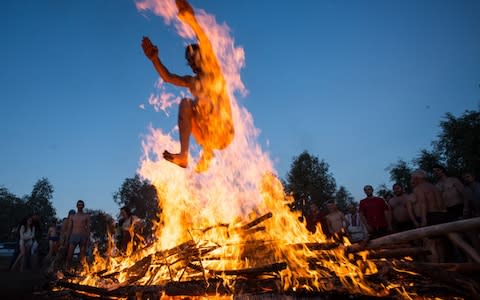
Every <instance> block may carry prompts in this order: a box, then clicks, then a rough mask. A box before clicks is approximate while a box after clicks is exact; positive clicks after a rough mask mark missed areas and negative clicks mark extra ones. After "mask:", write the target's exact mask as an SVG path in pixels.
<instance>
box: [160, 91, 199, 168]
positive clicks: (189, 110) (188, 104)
mask: <svg viewBox="0 0 480 300" xmlns="http://www.w3.org/2000/svg"><path fill="white" fill-rule="evenodd" d="M192 117H193V103H192V100H190V99H187V98H184V99H182V101H181V102H180V108H179V111H178V129H179V134H180V153H178V154H173V153H170V152H168V151H166V150H165V151H164V152H163V158H165V159H166V160H168V161H170V162H172V163H174V164H176V165H178V166H179V167H182V168H186V167H187V166H188V148H189V146H190V134H191V133H192Z"/></svg>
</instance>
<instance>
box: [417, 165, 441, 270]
mask: <svg viewBox="0 0 480 300" xmlns="http://www.w3.org/2000/svg"><path fill="white" fill-rule="evenodd" d="M426 177H427V174H426V172H425V171H423V170H416V171H415V172H413V173H412V186H413V188H414V189H413V193H414V194H415V199H416V200H417V201H418V205H419V206H420V222H418V223H416V224H415V225H417V226H427V225H436V224H441V223H445V222H448V219H447V214H446V209H445V203H444V202H443V199H442V196H441V195H440V192H439V191H438V189H437V188H436V187H435V186H434V185H433V184H431V183H430V182H428V181H427V179H426ZM424 244H425V247H426V248H427V249H429V250H430V251H431V253H432V255H431V256H430V257H429V260H430V261H431V262H443V261H444V256H445V254H444V253H445V246H444V245H443V244H442V241H441V240H439V239H428V238H425V239H424Z"/></svg>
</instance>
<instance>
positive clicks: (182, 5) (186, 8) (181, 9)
mask: <svg viewBox="0 0 480 300" xmlns="http://www.w3.org/2000/svg"><path fill="white" fill-rule="evenodd" d="M175 2H176V4H177V8H178V14H179V15H182V14H186V13H188V14H192V15H193V14H194V12H193V8H192V6H190V4H189V3H188V2H187V0H175Z"/></svg>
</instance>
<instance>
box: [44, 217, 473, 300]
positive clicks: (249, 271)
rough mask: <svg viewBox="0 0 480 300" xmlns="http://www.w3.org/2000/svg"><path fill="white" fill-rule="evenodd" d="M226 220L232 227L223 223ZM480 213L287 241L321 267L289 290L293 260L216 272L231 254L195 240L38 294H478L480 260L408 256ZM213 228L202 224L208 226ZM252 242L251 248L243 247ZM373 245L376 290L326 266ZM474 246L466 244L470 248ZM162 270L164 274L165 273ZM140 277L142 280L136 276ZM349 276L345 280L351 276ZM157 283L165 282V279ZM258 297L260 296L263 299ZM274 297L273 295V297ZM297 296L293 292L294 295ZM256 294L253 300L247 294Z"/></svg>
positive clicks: (264, 247) (257, 244) (265, 247)
mask: <svg viewBox="0 0 480 300" xmlns="http://www.w3.org/2000/svg"><path fill="white" fill-rule="evenodd" d="M271 217H272V214H271V213H269V214H266V215H263V216H261V217H259V218H257V219H256V220H254V221H252V222H250V223H248V224H246V225H244V226H242V227H240V228H239V230H242V231H244V232H246V233H247V234H248V232H251V231H252V230H255V229H256V228H257V227H260V228H261V226H258V225H259V224H261V223H262V222H263V221H265V220H267V219H268V218H271ZM220 226H227V225H226V224H221V225H220ZM478 228H480V218H475V219H468V220H462V221H457V222H452V223H447V224H440V225H435V226H430V227H424V228H419V229H414V230H410V231H405V232H401V233H396V234H392V235H389V236H385V237H381V238H378V239H375V240H372V241H370V242H369V243H368V244H366V245H360V244H354V245H351V246H349V247H345V246H344V245H342V244H339V243H337V242H333V241H332V242H325V243H306V244H292V245H289V247H291V248H292V249H296V248H298V249H301V248H304V247H307V248H308V249H310V250H311V251H312V252H313V253H314V254H315V255H314V256H313V257H309V258H308V259H307V258H306V259H305V260H306V261H308V265H309V269H310V270H311V271H321V272H318V274H321V275H319V276H318V277H319V278H315V282H314V281H313V279H312V278H296V280H297V285H296V286H295V287H290V288H285V287H284V284H283V283H282V278H281V275H280V273H281V272H282V271H284V270H286V269H288V268H290V266H289V262H288V260H285V261H276V262H273V263H270V264H264V265H260V266H254V267H249V268H239V269H222V270H216V269H211V268H207V267H205V265H207V264H206V262H208V261H213V260H221V259H225V257H223V258H221V257H219V256H218V255H215V254H213V252H214V250H216V249H218V248H220V247H221V245H203V244H202V245H199V244H197V243H195V242H194V241H193V240H190V241H187V242H185V243H182V244H180V245H178V246H176V247H174V248H171V249H167V250H164V251H158V252H156V253H154V254H150V255H148V256H146V257H144V258H143V259H141V260H139V261H137V262H136V263H135V264H133V265H132V266H130V267H127V268H125V269H124V270H121V271H116V272H112V273H108V272H106V271H102V272H97V273H96V274H94V275H95V276H96V277H98V278H99V281H103V282H109V283H110V284H108V285H107V286H106V287H98V286H89V285H84V284H78V283H75V282H80V280H79V279H81V278H80V277H78V276H73V277H68V276H66V277H64V278H62V279H57V280H54V281H52V283H51V286H52V287H55V289H52V290H49V291H44V292H42V293H39V294H38V295H37V299H88V298H89V297H91V298H92V299H93V298H95V299H99V298H101V299H119V298H123V299H125V298H128V299H159V298H160V296H161V295H167V296H209V295H217V296H218V295H236V297H237V298H238V297H240V298H238V299H241V295H250V296H252V295H254V296H255V297H257V298H256V299H262V298H261V297H262V295H263V296H264V297H266V299H278V298H281V297H286V296H288V297H290V298H289V299H303V298H309V297H310V298H311V297H319V296H320V295H322V296H323V297H324V296H325V295H330V296H329V297H330V298H329V299H337V298H335V296H338V299H342V298H343V297H345V296H346V295H349V297H350V298H358V299H372V298H375V297H386V298H392V299H401V298H403V297H407V296H405V295H407V294H409V295H416V296H419V297H440V298H442V297H446V298H452V297H458V298H466V299H470V298H475V297H480V284H479V282H480V280H479V279H480V263H479V262H478V261H476V260H475V259H473V261H472V262H470V263H463V264H462V263H449V264H441V263H437V264H431V263H430V264H429V263H420V262H415V261H414V260H412V259H404V258H405V257H422V256H424V255H427V254H429V251H428V250H426V249H424V248H422V247H419V246H412V245H411V244H410V243H408V242H409V241H412V240H418V239H422V238H425V237H429V236H438V235H451V234H452V233H455V234H457V237H456V238H458V237H459V234H458V233H459V232H462V231H471V230H478ZM211 229H212V228H207V229H204V232H206V231H208V230H211ZM245 245H248V246H245ZM245 245H244V246H245V249H246V250H245V251H244V253H243V254H242V255H244V256H245V257H249V259H252V258H255V257H256V256H257V257H261V256H262V255H263V256H264V255H269V253H270V252H269V249H270V247H271V246H272V244H271V241H263V240H249V241H247V242H245ZM365 249H369V251H368V254H367V256H368V259H369V261H371V262H373V263H374V264H375V266H376V267H377V269H378V272H376V273H374V274H371V275H365V276H364V278H363V279H362V280H363V283H361V284H365V285H368V286H369V287H370V289H371V290H373V291H376V294H371V293H370V294H368V293H365V294H363V293H361V292H358V290H357V291H356V292H354V293H353V294H352V290H351V289H350V288H349V285H354V283H353V282H348V281H349V279H348V278H343V279H342V278H340V277H338V276H337V275H336V273H335V272H334V271H332V270H329V269H328V268H325V267H324V266H323V264H322V261H323V260H331V259H332V253H331V251H344V253H345V257H348V259H349V260H350V261H352V262H360V264H362V259H361V257H362V253H361V251H364V250H365ZM470 250H471V249H468V251H470ZM162 272H163V273H162ZM165 272H168V273H169V276H170V278H169V280H163V281H159V280H158V279H159V277H158V276H159V274H165ZM119 273H124V274H127V280H125V281H123V282H117V281H116V279H115V278H116V276H117V275H118V274H119ZM140 279H142V283H139V282H138V281H139V280H140ZM345 281H347V282H345ZM158 282H161V284H159V283H158ZM258 297H260V298H258ZM269 297H273V298H269ZM292 297H293V298H292ZM248 299H252V298H248Z"/></svg>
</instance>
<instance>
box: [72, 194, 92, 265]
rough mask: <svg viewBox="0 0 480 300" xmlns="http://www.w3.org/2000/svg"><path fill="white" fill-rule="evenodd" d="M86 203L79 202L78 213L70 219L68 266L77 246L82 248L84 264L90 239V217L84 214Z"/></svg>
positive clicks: (81, 260) (81, 257)
mask: <svg viewBox="0 0 480 300" xmlns="http://www.w3.org/2000/svg"><path fill="white" fill-rule="evenodd" d="M84 207H85V202H83V200H78V201H77V213H76V214H74V215H70V216H69V218H68V241H69V245H68V254H67V266H70V263H71V261H72V256H73V251H74V250H75V247H77V245H79V246H80V262H81V263H83V260H84V258H85V251H86V249H87V245H88V241H89V239H90V216H89V215H88V214H86V213H84V212H83V208H84Z"/></svg>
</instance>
